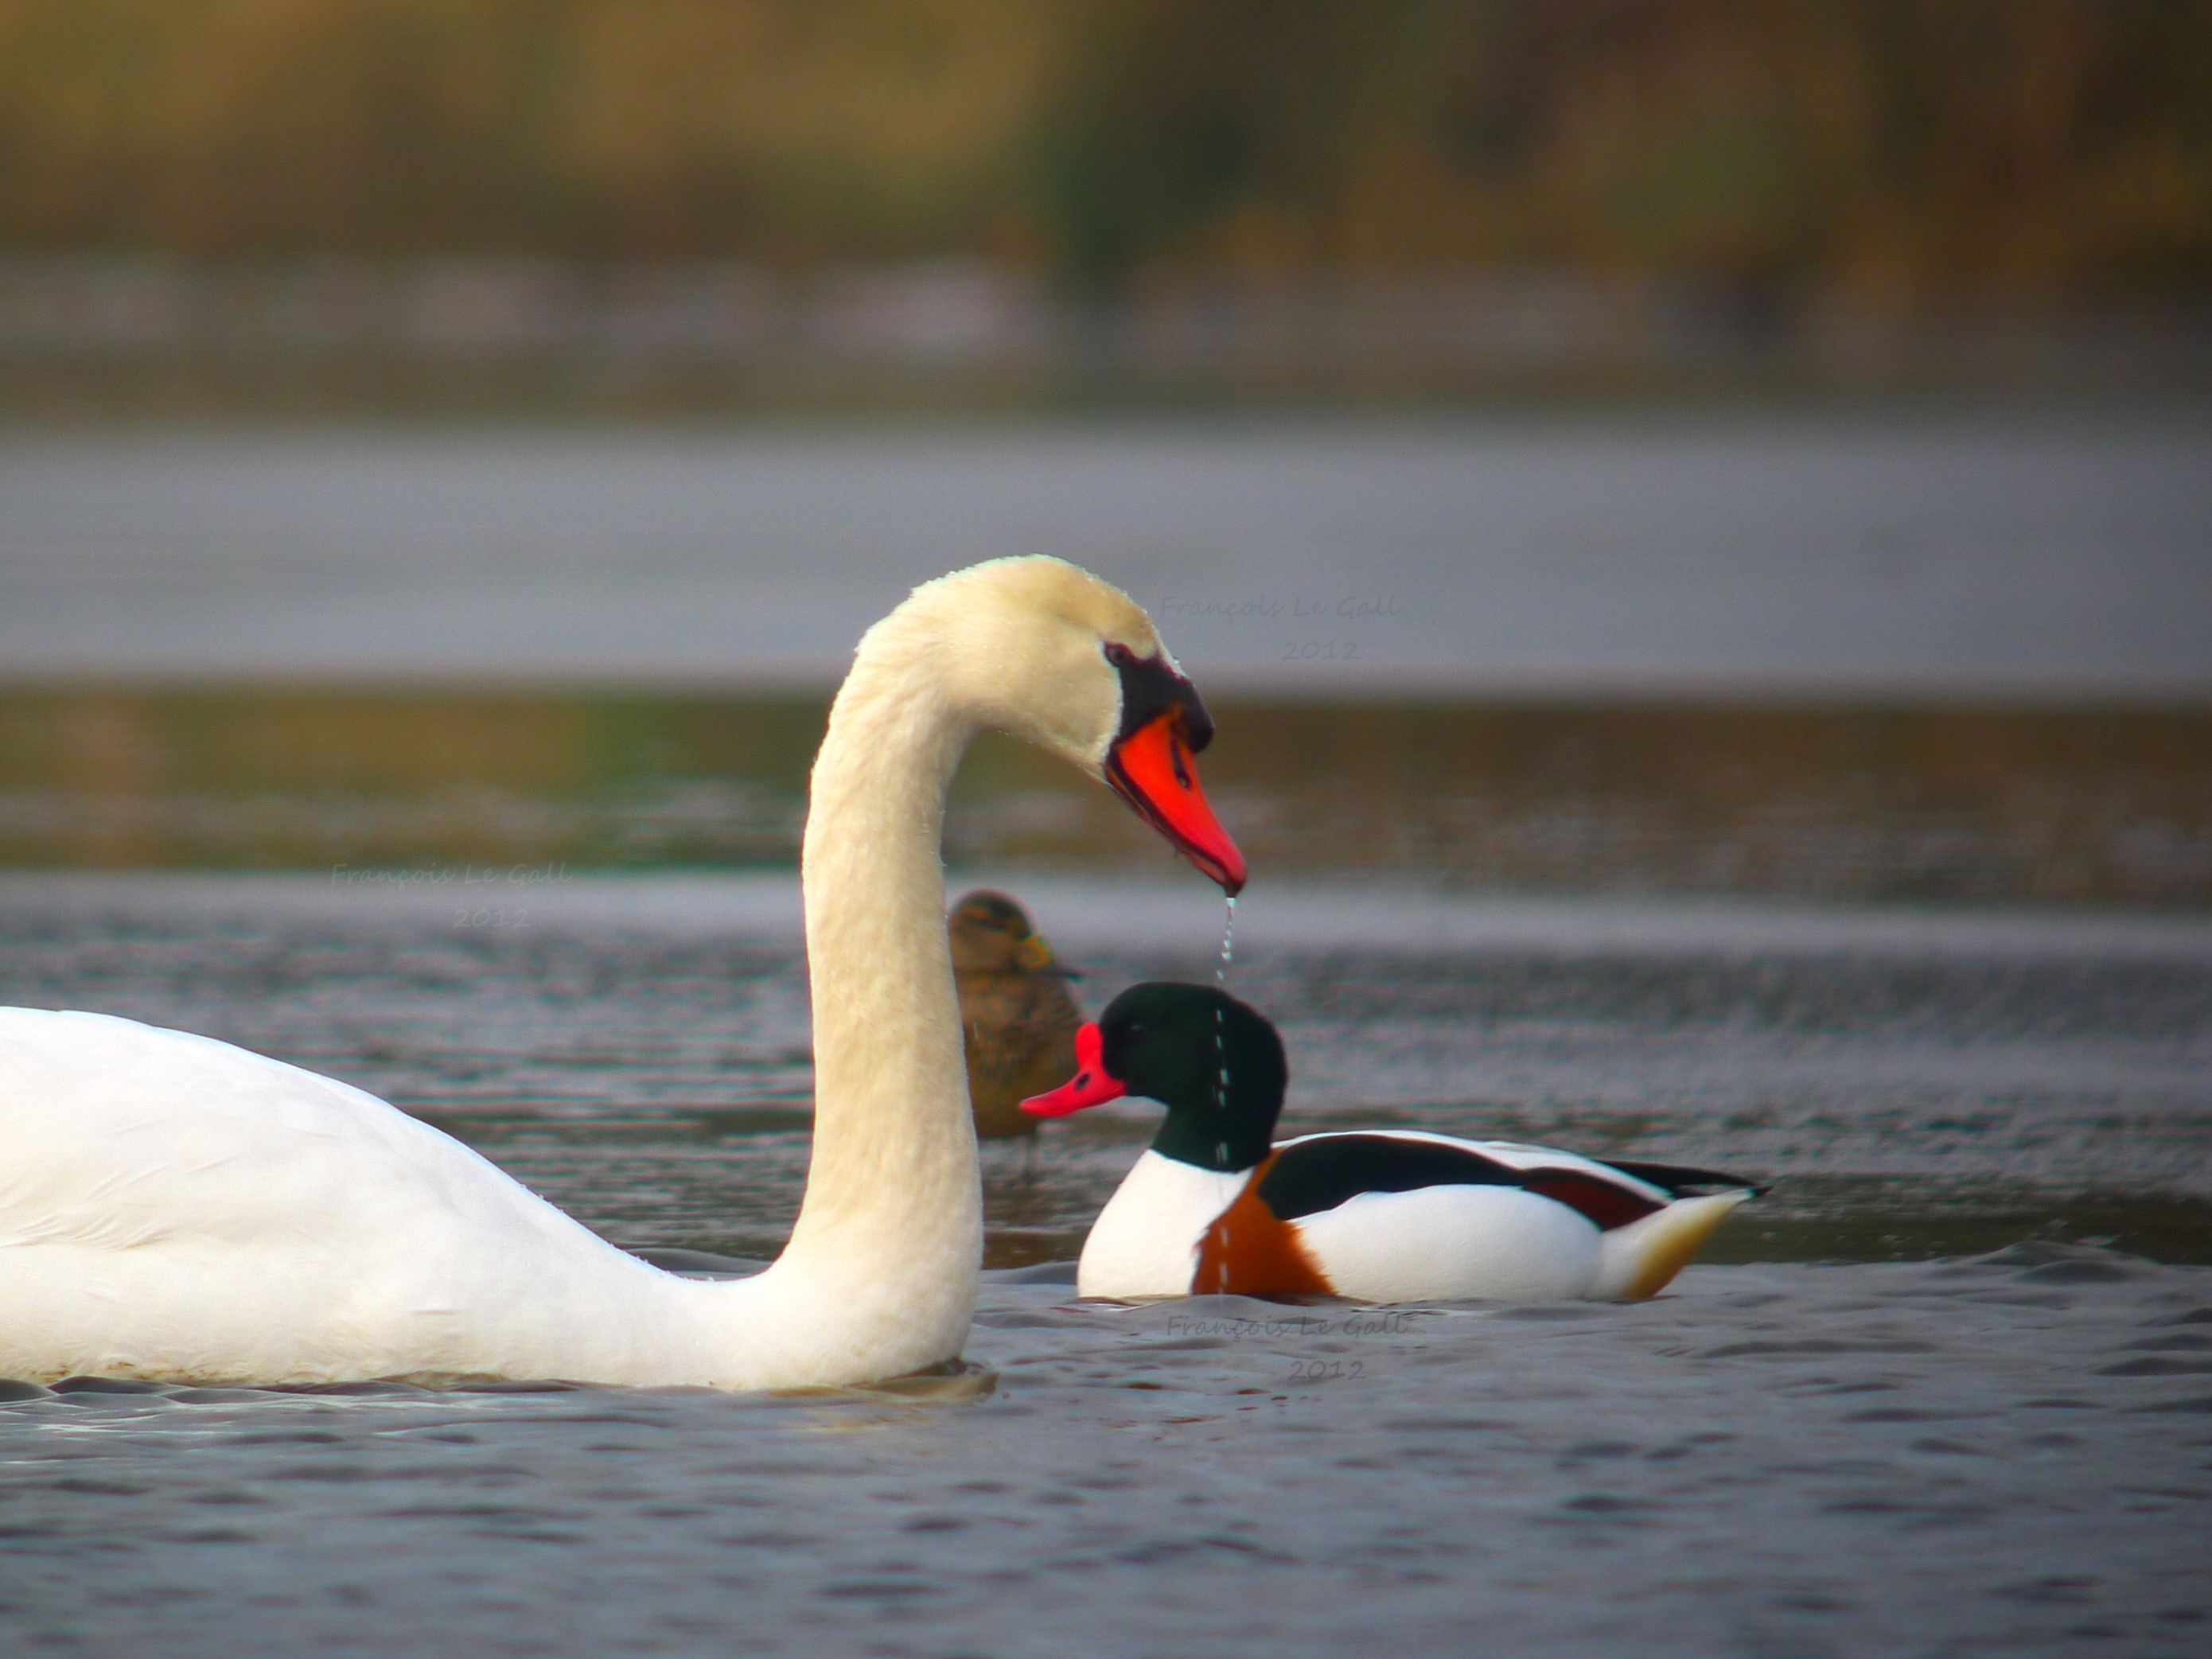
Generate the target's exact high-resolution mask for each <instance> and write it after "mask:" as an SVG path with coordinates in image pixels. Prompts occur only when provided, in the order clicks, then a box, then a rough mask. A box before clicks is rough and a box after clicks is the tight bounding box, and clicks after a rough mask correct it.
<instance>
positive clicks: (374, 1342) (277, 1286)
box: [0, 1009, 674, 1382]
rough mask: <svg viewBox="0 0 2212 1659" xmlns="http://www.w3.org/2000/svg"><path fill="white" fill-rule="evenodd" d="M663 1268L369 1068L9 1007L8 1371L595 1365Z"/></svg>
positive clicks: (1, 1049)
mask: <svg viewBox="0 0 2212 1659" xmlns="http://www.w3.org/2000/svg"><path fill="white" fill-rule="evenodd" d="M673 1282H674V1281H667V1280H665V1276H663V1275H661V1274H659V1273H655V1272H654V1271H653V1269H651V1268H649V1267H645V1266H644V1264H643V1263H641V1262H638V1261H635V1260H633V1259H632V1258H629V1257H628V1256H626V1255H623V1253H622V1252H621V1251H619V1250H617V1249H614V1248H613V1247H611V1246H610V1245H608V1244H605V1243H602V1242H601V1241H600V1240H599V1239H598V1238H596V1237H593V1236H592V1234H591V1233H589V1232H588V1231H586V1230H585V1229H584V1228H582V1227H580V1226H579V1225H576V1223H574V1221H572V1220H570V1219H569V1218H568V1217H566V1216H564V1215H562V1213H561V1212H559V1211H558V1210H556V1209H555V1208H554V1207H553V1206H550V1205H549V1204H547V1203H545V1202H544V1200H541V1199H539V1198H538V1197H536V1196H535V1195H534V1194H531V1193H530V1192H528V1191H527V1190H526V1189H525V1188H522V1187H520V1185H518V1184H517V1183H516V1182H513V1181H512V1180H510V1179H509V1178H508V1177H507V1176H505V1175H504V1174H502V1173H501V1171H500V1170H498V1169H496V1168H495V1167H494V1166H493V1165H492V1164H489V1162H487V1161H486V1160H485V1159H483V1158H480V1157H478V1156H477V1154H476V1153H475V1152H471V1151H470V1150H469V1149H468V1148H466V1147H465V1146H461V1145H460V1144H459V1142H458V1141H455V1140H453V1139H451V1138H450V1137H448V1136H446V1135H443V1134H441V1133H438V1132H437V1131H436V1130H435V1129H432V1128H431V1127H428V1125H426V1124H422V1123H418V1122H416V1121H415V1120H413V1119H411V1118H410V1117H408V1116H407V1115H405V1114H404V1113H403V1112H400V1111H398V1109H395V1108H393V1107H392V1106H389V1105H387V1104H386V1103H384V1102H382V1101H380V1100H378V1099H377V1098H375V1097H374V1096H372V1095H368V1094H365V1093H363V1092H362V1091H360V1090H358V1089H355V1088H351V1087H349V1086H348V1085H345V1084H343V1083H338V1082H335V1081H333V1080H331V1079H328V1078H324V1077H319V1076H317V1075H315V1074H314V1073H311V1072H306V1071H302V1070H301V1069H300V1068H299V1067H297V1066H287V1065H285V1064H283V1063H282V1062H281V1061H277V1060H270V1059H267V1058H265V1057H264V1056H262V1055H259V1054H249V1053H247V1052H246V1051H245V1050H243V1049H240V1048H233V1047H231V1046H230V1045H229V1044H228V1043H223V1042H215V1041H213V1040H212V1039H210V1038H207V1037H199V1036H190V1035H188V1034H186V1033H184V1032H179V1031H167V1030H159V1029H157V1028H155V1027H152V1026H146V1025H141V1024H137V1023H136V1022H134V1021H131V1020H125V1019H117V1018H112V1017H109V1016H106V1015H100V1014H82V1013H51V1012H42V1011H38V1010H32V1009H7V1010H0V1374H12V1375H17V1376H63V1375H68V1374H70V1373H71V1372H100V1373H103V1374H108V1375H118V1374H126V1375H127V1374H131V1373H137V1374H140V1375H146V1376H205V1377H222V1376H228V1377H236V1378H240V1379H252V1380H259V1381H265V1382H277V1381H295V1382H296V1381H312V1380H318V1379H324V1378H339V1377H362V1376H403V1375H412V1374H419V1373H460V1374H473V1373H499V1374H513V1373H515V1372H516V1371H517V1370H518V1369H520V1370H524V1371H526V1372H527V1373H528V1374H533V1375H538V1376H598V1375H606V1374H609V1373H610V1371H611V1370H616V1371H618V1370H621V1369H622V1368H623V1366H625V1365H626V1364H627V1361H626V1360H625V1358H623V1356H624V1355H625V1353H626V1352H627V1351H628V1346H629V1344H630V1343H631V1342H632V1340H634V1333H635V1324H636V1321H638V1320H641V1319H644V1318H647V1317H649V1316H651V1312H652V1310H653V1304H654V1303H655V1300H656V1297H657V1295H658V1294H659V1287H660V1286H661V1285H664V1284H672V1283H673Z"/></svg>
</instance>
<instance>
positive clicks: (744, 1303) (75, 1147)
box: [0, 559, 1161, 1389]
mask: <svg viewBox="0 0 2212 1659" xmlns="http://www.w3.org/2000/svg"><path fill="white" fill-rule="evenodd" d="M1102 641H1103V642H1105V643H1109V644H1119V645H1121V646H1125V647H1128V648H1129V649H1130V650H1131V651H1132V652H1133V653H1135V654H1137V655H1138V656H1140V657H1146V656H1150V655H1152V654H1154V653H1158V652H1160V650H1161V647H1160V644H1159V641H1158V636H1157V635H1155V634H1154V633H1153V631H1152V624H1151V623H1150V622H1149V621H1148V620H1147V619H1146V617H1145V616H1144V614H1143V612H1142V611H1139V610H1138V609H1137V607H1136V606H1135V605H1133V604H1131V603H1130V601H1129V600H1128V599H1127V598H1126V597H1125V596H1123V595H1122V594H1121V593H1120V592H1116V591H1115V590H1114V589H1113V588H1110V587H1109V586H1106V585H1105V584H1104V583H1103V582H1099V581H1097V580H1096V579H1095V578H1092V577H1091V576H1088V575H1086V574H1085V573H1083V572H1081V571H1079V570H1077V569H1076V568H1074V567H1073V566H1071V565H1066V564H1064V563H1061V562H1059V561H1057V560H1051V559H1018V560H1002V561H997V562H993V563H991V564H987V565H981V566H977V567H976V568H974V569H971V570H967V571H963V572H960V573H958V574H955V575H952V576H948V577H945V578H944V579H943V580H939V581H936V582H932V583H930V584H928V585H927V586H924V587H922V588H920V589H917V590H916V591H915V594H914V596H913V597H912V598H911V599H908V601H907V602H906V603H905V604H904V605H901V606H900V607H899V608H898V610H897V611H894V612H893V613H892V614H891V615H890V617H887V618H885V619H884V621H883V622H882V623H878V624H877V626H876V627H875V628H874V629H871V630H870V631H869V633H868V635H867V636H866V638H865V639H864V640H863V641H861V644H860V650H859V652H858V653H857V655H856V658H855V660H854V667H853V671H852V673H851V675H850V676H849V677H848V679H847V680H846V682H845V684H844V687H843V689H842V690H841V691H840V692H839V694H838V696H837V701H836V706H835V708H833V710H832V712H831V715H830V720H829V733H828V736H827V737H826V738H824V740H823V745H822V751H821V754H820V757H818V759H817V762H816V764H815V769H814V777H813V785H812V799H811V811H810V813H809V816H808V820H807V827H806V840H805V898H806V941H807V953H808V962H809V970H810V975H811V982H812V992H813V1001H814V1037H815V1057H816V1058H815V1064H816V1115H815V1141H814V1156H813V1163H812V1165H811V1169H810V1170H809V1173H808V1179H807V1188H806V1198H805V1205H804V1206H803V1208H802V1209H801V1211H800V1213H799V1221H798V1225H796V1227H795V1228H794V1229H793V1233H792V1237H791V1242H790V1244H789V1246H788V1248H787V1249H786V1250H785V1251H784V1253H783V1255H782V1256H781V1258H780V1259H779V1260H778V1261H776V1263H775V1266H774V1267H770V1268H769V1270H768V1271H767V1272H765V1273H762V1274H760V1275H759V1276H758V1277H757V1278H754V1279H744V1280H739V1281H736V1282H726V1283H702V1282H696V1281H691V1280H686V1279H678V1278H675V1277H673V1276H672V1275H670V1274H667V1273H661V1272H659V1271H658V1270H656V1269H654V1268H652V1267H647V1266H646V1265H645V1264H644V1263H642V1262H641V1261H636V1260H635V1258H633V1257H631V1256H629V1255H625V1254H623V1252H622V1251H620V1250H617V1249H614V1248H612V1247H611V1246H610V1245H608V1244H606V1243H603V1242H601V1241H600V1240H599V1239H598V1238H596V1237H593V1236H592V1234H591V1233H590V1232H588V1231H586V1230H585V1229H584V1228H582V1227H581V1226H580V1225H577V1224H576V1223H575V1222H574V1221H572V1220H570V1219H569V1218H568V1217H566V1216H564V1215H562V1213H561V1212H559V1211H557V1210H556V1209H555V1208H553V1207H552V1206H550V1205H549V1204H547V1203H545V1202H544V1200H541V1199H539V1198H538V1197H536V1196H534V1195H533V1194H531V1193H529V1192H527V1191H526V1190H525V1189H524V1188H521V1187H520V1186H518V1185H517V1184H516V1183H515V1182H513V1181H512V1180H510V1179H509V1178H508V1177H507V1176H505V1175H503V1174H501V1172H500V1171H499V1170H496V1169H495V1168H494V1167H493V1166H492V1165H491V1164H489V1163H487V1162H486V1161H485V1160H483V1158H479V1157H478V1156H477V1154H475V1153H474V1152H471V1151H469V1150H468V1149H467V1148H466V1147H464V1146H460V1145H459V1143H458V1142H455V1141H453V1140H452V1139H448V1138H447V1137H446V1136H444V1135H442V1134H440V1133H438V1132H436V1131H435V1130H434V1129H431V1128H429V1127H427V1126H425V1125H423V1124H421V1123H418V1122H416V1121H414V1120H412V1119H410V1118H409V1117H408V1116H406V1115H404V1113H401V1112H399V1111H398V1110H396V1109H393V1108H392V1107H390V1106H388V1105H386V1104H385V1103H383V1102H381V1101H379V1100H377V1099H375V1098H374V1097H372V1096H369V1095H366V1094H363V1093H362V1091H359V1090H357V1089H353V1088H349V1087H348V1086H347V1085H344V1084H342V1083H336V1082H332V1081H331V1080H330V1079H326V1078H321V1077H317V1076H315V1075H313V1073H307V1072H304V1071H301V1070H299V1069H298V1068H297V1067H295V1066H286V1065H283V1064H280V1063H279V1062H277V1061H276V1060H268V1059H264V1058H263V1057H261V1056H259V1055H256V1054H248V1053H246V1052H245V1051H243V1050H241V1049H238V1048H231V1047H228V1045H226V1044H223V1043H220V1042H213V1041H210V1040H209V1039H207V1038H204V1037H197V1036H187V1035H185V1034H183V1033H179V1032H175V1031H164V1030H155V1029H153V1028H150V1027H148V1026H143V1025H138V1024H133V1023H131V1022H130V1021H128V1020H122V1019H114V1018H106V1017H104V1016H101V1015H97V1014H75V1013H52V1012H42V1011H34V1010H27V1009H15V1010H9V1011H5V1012H0V1376H17V1377H27V1378H38V1379H49V1380H51V1379H55V1378H59V1377H63V1376H71V1375H77V1374H95V1375H103V1376H143V1377H155V1378H167V1379H188V1380H198V1381H217V1380H226V1381H235V1382H244V1383H321V1382H337V1381H347V1380H361V1379H367V1378H373V1377H416V1378H425V1379H428V1378H466V1377H507V1378H563V1379H568V1380H570V1381H576V1382H590V1383H617V1384H674V1383H703V1384H708V1385H711V1386H714V1387H720V1388H730V1389H744V1388H771V1387H784V1386H795V1385H803V1384H825V1383H826V1384H835V1383H858V1382H865V1381H868V1380H871V1379H873V1378H878V1377H883V1376H895V1375H897V1374H899V1373H901V1372H905V1371H910V1370H915V1369H918V1368H920V1367H922V1366H927V1365H929V1364H935V1363H937V1362H939V1361H942V1360H946V1359H950V1358H953V1357H955V1356H957V1354H958V1352H960V1347H961V1344H962V1343H963V1340H965V1337H966V1334H967V1330H968V1323H969V1314H970V1312H971V1310H972V1309H973V1306H974V1302H975V1285H976V1272H977V1268H978V1266H979V1264H980V1260H981V1237H982V1218H981V1203H980V1195H979V1186H978V1180H977V1170H976V1160H975V1134H974V1130H973V1127H972V1126H971V1123H970V1119H969V1106H968V1091H967V1085H966V1080H965V1078H964V1075H963V1061H962V1054H961V1044H960V1031H959V1022H958V1015H957V1006H956V1003H955V1001H954V996H953V987H952V975H951V960H950V957H949V954H948V951H947V947H946V944H945V891H944V877H943V871H942V866H941V864H940V862H939V829H940V825H941V821H942V818H943V815H944V804H945V788H946V786H947V784H948V783H949V782H950V781H951V775H952V772H953V769H954V768H955V767H956V766H957V764H958V762H959V758H960V755H961V752H962V750H963V749H964V748H965V747H966V746H967V744H968V741H969V738H970V737H971V736H972V735H973V734H974V733H975V732H976V731H977V730H978V729H980V728H981V727H984V726H993V727H996V728H998V729H1000V730H1004V731H1009V732H1012V733H1014V734H1015V735H1017V736H1018V737H1022V738H1027V739H1029V740H1030V741H1032V742H1035V743H1036V744H1040V745H1041V746H1043V747H1045V748H1048V749H1049V750H1053V751H1054V752H1056V753H1058V754H1060V755H1061V756H1063V757H1066V758H1067V759H1068V760H1070V761H1072V762H1073V763H1075V764H1077V765H1079V766H1080V767H1082V768H1083V769H1085V770H1087V771H1089V772H1090V773H1091V775H1093V776H1094V777H1096V776H1098V775H1100V771H1101V768H1102V766H1103V763H1104V760H1105V757H1106V754H1107V750H1108V747H1109V744H1111V743H1112V742H1113V741H1114V739H1115V731H1116V725H1117V721H1118V720H1119V718H1120V701H1119V700H1120V690H1119V687H1118V684H1117V682H1116V679H1115V672H1114V671H1113V669H1112V668H1111V667H1110V666H1109V665H1108V664H1107V663H1106V661H1105V660H1104V659H1103V657H1102V654H1101V644H1102Z"/></svg>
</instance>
